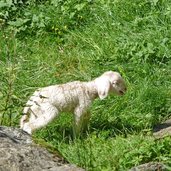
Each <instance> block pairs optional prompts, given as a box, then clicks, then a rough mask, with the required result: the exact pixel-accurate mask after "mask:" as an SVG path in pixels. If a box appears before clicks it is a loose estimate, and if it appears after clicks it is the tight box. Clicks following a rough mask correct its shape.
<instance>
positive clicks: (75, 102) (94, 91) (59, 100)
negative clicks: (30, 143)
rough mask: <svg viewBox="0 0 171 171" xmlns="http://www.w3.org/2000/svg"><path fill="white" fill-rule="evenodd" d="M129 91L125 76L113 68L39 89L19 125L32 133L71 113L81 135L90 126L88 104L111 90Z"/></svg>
mask: <svg viewBox="0 0 171 171" xmlns="http://www.w3.org/2000/svg"><path fill="white" fill-rule="evenodd" d="M126 91H127V89H126V84H125V82H124V80H123V78H122V77H121V75H120V74H119V73H118V72H113V71H107V72H105V73H104V74H102V75H101V76H100V77H98V78H96V79H95V80H93V81H90V82H80V81H74V82H69V83H66V84H61V85H52V86H49V87H44V88H40V89H38V90H37V91H35V92H34V94H33V95H32V96H31V97H30V99H29V100H28V102H27V103H26V107H25V108H24V110H23V114H24V115H23V116H22V118H21V120H20V127H21V129H23V130H24V131H26V132H28V133H29V134H31V133H32V132H33V131H34V130H36V129H38V128H41V127H43V126H45V125H47V124H48V123H49V122H50V121H52V120H53V119H54V118H55V117H56V116H58V115H59V113H60V112H72V113H73V114H74V125H73V127H74V134H75V135H79V134H80V133H81V132H82V131H83V130H84V129H85V128H86V127H87V124H88V121H89V119H90V112H89V107H90V105H91V103H92V101H93V100H94V99H95V98H97V97H99V98H100V99H104V98H106V97H107V96H108V95H109V94H111V93H113V94H116V95H124V94H125V92H126Z"/></svg>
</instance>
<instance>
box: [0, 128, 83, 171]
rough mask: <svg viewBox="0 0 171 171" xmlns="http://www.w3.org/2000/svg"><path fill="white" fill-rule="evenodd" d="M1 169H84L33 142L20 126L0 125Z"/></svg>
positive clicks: (50, 170)
mask: <svg viewBox="0 0 171 171" xmlns="http://www.w3.org/2000/svg"><path fill="white" fill-rule="evenodd" d="M0 171H84V169H81V168H78V167H76V166H75V165H72V164H69V163H68V162H66V161H65V160H64V159H63V158H62V157H59V155H58V154H56V155H54V154H51V153H49V152H48V151H47V150H46V149H45V148H42V147H40V146H38V145H36V144H34V143H33V142H32V139H31V137H30V136H29V135H28V134H27V133H26V132H24V131H22V130H20V129H18V128H12V127H4V126H0Z"/></svg>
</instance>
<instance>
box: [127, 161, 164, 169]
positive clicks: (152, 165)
mask: <svg viewBox="0 0 171 171" xmlns="http://www.w3.org/2000/svg"><path fill="white" fill-rule="evenodd" d="M129 171H166V167H165V166H164V164H162V163H158V162H149V163H145V164H142V165H139V166H136V167H133V168H131V169H130V170H129Z"/></svg>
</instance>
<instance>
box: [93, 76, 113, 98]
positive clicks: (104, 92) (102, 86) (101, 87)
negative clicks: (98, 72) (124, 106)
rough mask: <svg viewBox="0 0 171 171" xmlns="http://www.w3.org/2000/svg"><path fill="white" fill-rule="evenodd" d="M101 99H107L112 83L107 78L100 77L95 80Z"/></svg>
mask: <svg viewBox="0 0 171 171" xmlns="http://www.w3.org/2000/svg"><path fill="white" fill-rule="evenodd" d="M95 83H96V86H97V91H98V95H99V98H100V99H101V100H102V99H104V98H106V97H107V96H108V94H109V91H110V81H109V79H108V78H107V77H99V78H97V79H96V80H95Z"/></svg>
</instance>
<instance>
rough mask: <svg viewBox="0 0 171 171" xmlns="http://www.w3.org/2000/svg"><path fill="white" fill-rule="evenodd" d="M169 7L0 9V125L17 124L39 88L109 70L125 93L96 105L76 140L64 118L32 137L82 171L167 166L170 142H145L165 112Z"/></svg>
mask: <svg viewBox="0 0 171 171" xmlns="http://www.w3.org/2000/svg"><path fill="white" fill-rule="evenodd" d="M21 6H22V8H21ZM12 7H13V8H12ZM14 7H15V8H14ZM170 7H171V2H170V1H167V0H158V1H152V0H147V1H143V2H142V1H139V0H138V1H133V0H127V1H126V0H121V1H96V2H92V1H75V0H67V1H63V2H62V1H48V2H45V1H42V2H39V1H27V2H26V4H24V3H23V4H8V3H7V2H6V6H3V7H2V5H0V9H2V12H1V14H0V28H1V31H0V40H1V41H0V123H1V124H3V125H12V126H18V121H19V118H20V116H21V113H22V109H23V106H24V105H25V103H26V101H27V100H28V98H29V96H30V95H31V94H32V93H33V92H34V91H35V89H37V88H38V87H42V86H48V85H51V84H58V83H64V82H67V81H73V80H83V81H88V80H91V79H93V78H95V77H96V76H99V75H100V74H101V73H103V72H104V71H107V70H115V71H119V72H120V73H121V74H122V76H123V77H124V79H125V80H126V82H127V86H128V92H127V94H126V95H125V96H123V97H116V96H110V97H108V98H107V99H105V100H103V101H100V100H98V99H97V100H95V102H94V103H93V105H92V107H91V113H92V117H91V121H90V124H89V128H88V131H87V133H86V134H85V135H83V137H82V138H80V139H76V140H72V136H71V135H72V127H71V120H72V118H71V115H68V114H67V113H63V114H62V115H61V116H60V117H59V118H58V119H56V120H54V122H52V123H51V124H49V125H48V126H47V127H45V128H42V129H41V130H38V131H37V132H36V133H35V134H34V138H35V139H40V138H41V139H44V140H45V141H46V142H47V143H48V144H51V145H52V146H53V147H55V148H58V150H59V151H60V152H61V153H62V154H63V156H64V157H66V159H67V160H68V161H70V162H72V163H75V164H77V165H79V166H81V167H83V168H86V169H87V170H93V171H96V170H104V171H105V170H109V171H110V170H127V169H129V168H131V167H132V166H135V165H138V164H141V163H145V162H148V161H162V162H164V163H166V164H168V165H171V163H170V154H171V151H170V145H169V142H170V138H165V139H164V140H159V141H155V140H154V138H153V137H152V136H151V130H152V128H153V127H154V126H155V125H156V124H158V123H160V122H162V121H164V120H166V119H167V118H169V117H170V112H171V108H170V99H171V91H170V88H171V86H170V85H171V84H170V79H171V76H170V71H171V67H170V64H171V63H170V57H171V50H170V49H171V44H170V41H169V40H170V35H171V29H170V25H171V15H170V13H171V8H170ZM18 8H20V10H18V11H15V9H18ZM10 11H12V13H13V14H14V15H13V16H11V15H7V14H9V12H10ZM7 12H8V13H7Z"/></svg>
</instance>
